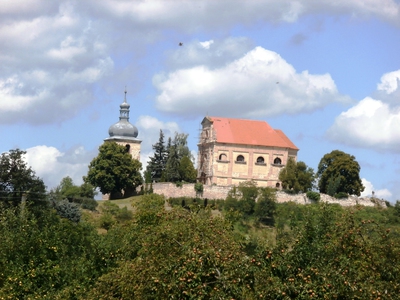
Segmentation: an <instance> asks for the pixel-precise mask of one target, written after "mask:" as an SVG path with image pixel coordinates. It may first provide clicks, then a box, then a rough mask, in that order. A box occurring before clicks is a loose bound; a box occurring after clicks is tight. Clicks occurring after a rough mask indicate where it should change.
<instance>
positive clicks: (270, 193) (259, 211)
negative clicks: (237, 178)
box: [254, 187, 276, 225]
mask: <svg viewBox="0 0 400 300" xmlns="http://www.w3.org/2000/svg"><path fill="white" fill-rule="evenodd" d="M259 191H260V195H259V197H258V200H257V203H256V205H255V208H254V215H255V216H256V217H258V219H259V220H260V221H261V222H264V223H268V224H271V225H273V224H274V215H275V211H276V191H275V189H273V188H270V187H265V188H260V190H259Z"/></svg>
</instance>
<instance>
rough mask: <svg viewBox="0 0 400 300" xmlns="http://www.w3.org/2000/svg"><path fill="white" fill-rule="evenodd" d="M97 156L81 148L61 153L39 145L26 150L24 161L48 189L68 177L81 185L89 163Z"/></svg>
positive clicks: (55, 149) (53, 148)
mask: <svg viewBox="0 0 400 300" xmlns="http://www.w3.org/2000/svg"><path fill="white" fill-rule="evenodd" d="M96 155H97V153H96V152H94V151H93V152H88V151H86V150H85V149H84V148H83V147H82V146H78V147H74V148H71V149H69V150H68V151H66V152H61V151H60V150H58V149H57V148H55V147H51V146H46V145H40V146H35V147H31V148H28V149H26V155H25V158H26V161H27V163H28V165H29V166H30V167H32V169H33V170H34V171H35V173H36V175H37V176H38V177H40V178H42V179H43V181H44V183H45V184H46V186H47V188H48V189H51V188H54V187H56V186H57V185H58V184H59V183H60V181H61V179H62V178H64V177H66V176H69V177H71V178H72V180H73V181H74V183H75V184H76V185H80V184H82V182H83V181H82V176H84V175H86V174H87V171H88V165H89V163H90V161H91V160H92V159H93V157H95V156H96Z"/></svg>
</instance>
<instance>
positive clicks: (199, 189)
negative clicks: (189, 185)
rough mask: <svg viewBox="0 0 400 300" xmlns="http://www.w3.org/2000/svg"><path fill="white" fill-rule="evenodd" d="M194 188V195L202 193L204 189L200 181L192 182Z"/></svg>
mask: <svg viewBox="0 0 400 300" xmlns="http://www.w3.org/2000/svg"><path fill="white" fill-rule="evenodd" d="M194 190H195V191H196V195H202V194H203V190H204V186H203V184H202V183H201V182H196V183H195V184H194Z"/></svg>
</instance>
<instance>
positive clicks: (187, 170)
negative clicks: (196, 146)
mask: <svg viewBox="0 0 400 300" xmlns="http://www.w3.org/2000/svg"><path fill="white" fill-rule="evenodd" d="M179 175H180V178H181V180H183V181H185V182H189V183H194V182H196V178H197V171H196V169H195V168H194V165H193V162H192V161H191V160H190V158H189V157H188V156H186V155H185V156H183V157H182V158H181V161H180V163H179Z"/></svg>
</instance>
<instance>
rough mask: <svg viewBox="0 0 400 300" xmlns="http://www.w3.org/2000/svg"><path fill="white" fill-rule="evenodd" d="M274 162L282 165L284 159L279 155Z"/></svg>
mask: <svg viewBox="0 0 400 300" xmlns="http://www.w3.org/2000/svg"><path fill="white" fill-rule="evenodd" d="M274 164H275V165H281V164H282V160H281V159H280V158H279V157H277V158H275V159H274Z"/></svg>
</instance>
